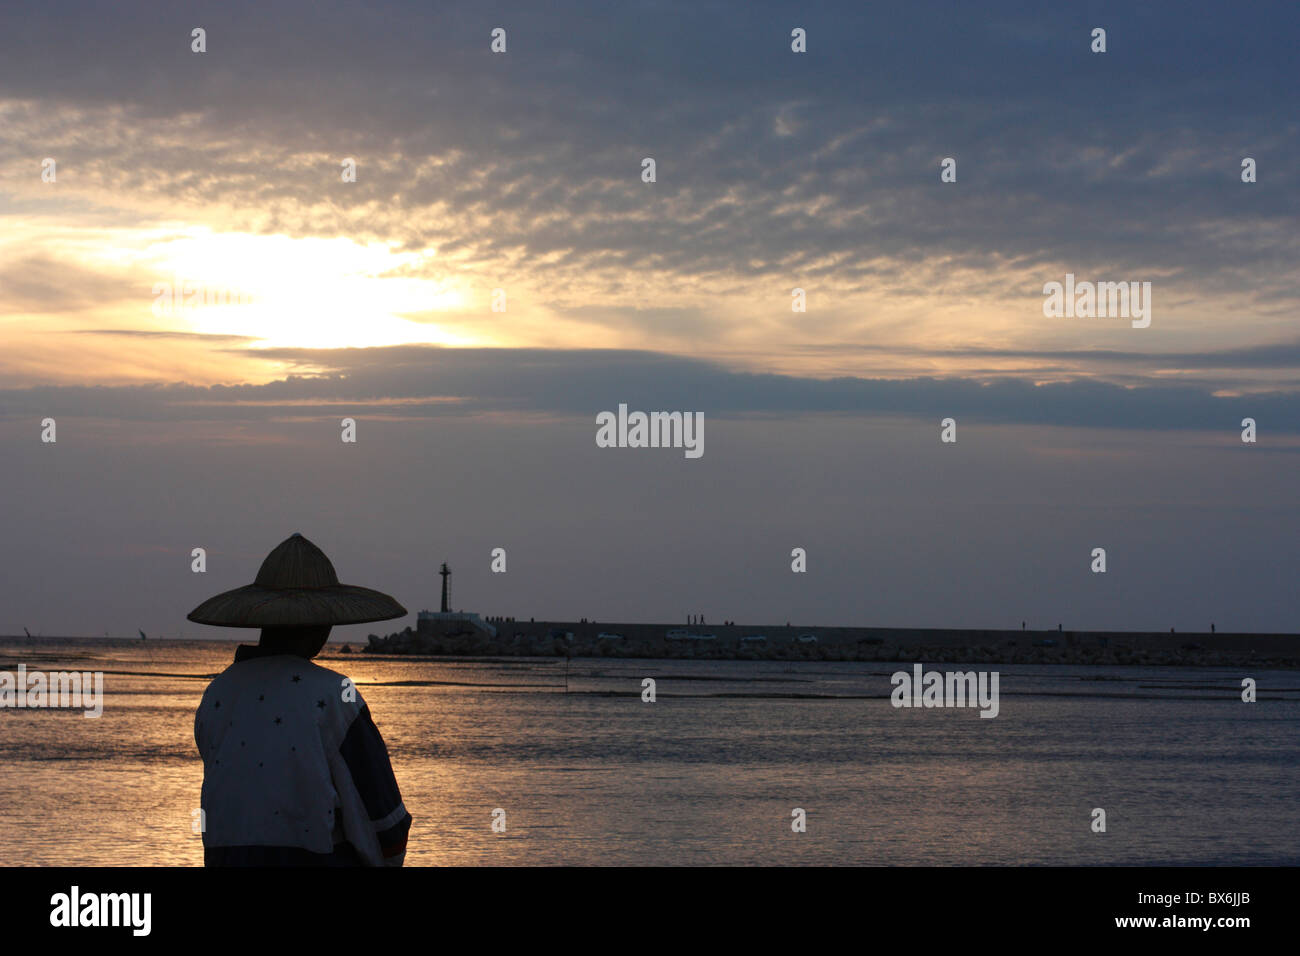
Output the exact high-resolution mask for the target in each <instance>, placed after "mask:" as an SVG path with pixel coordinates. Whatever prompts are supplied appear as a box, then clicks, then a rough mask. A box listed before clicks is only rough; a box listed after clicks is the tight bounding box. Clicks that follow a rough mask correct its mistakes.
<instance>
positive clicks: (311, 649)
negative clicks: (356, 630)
mask: <svg viewBox="0 0 1300 956" xmlns="http://www.w3.org/2000/svg"><path fill="white" fill-rule="evenodd" d="M331 626H332V625H329V624H320V625H317V626H313V627H264V628H262V636H261V639H260V640H259V641H258V644H260V645H261V646H262V647H264V648H266V649H267V650H269V651H274V652H275V653H277V654H296V655H298V656H299V657H305V658H307V659H308V660H310V659H311V658H313V657H315V656H316V655H317V654H319V653H320V652H321V648H322V647H324V646H325V642H326V641H327V640H329V636H330V628H331Z"/></svg>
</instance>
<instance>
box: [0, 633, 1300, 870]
mask: <svg viewBox="0 0 1300 956" xmlns="http://www.w3.org/2000/svg"><path fill="white" fill-rule="evenodd" d="M233 650H234V645H233V644H226V643H217V642H201V641H190V642H155V641H150V642H148V643H147V644H145V643H141V642H126V641H107V640H104V641H89V640H83V641H51V640H47V641H39V642H27V641H22V640H19V641H12V640H9V641H0V671H9V672H14V671H16V669H17V666H18V664H19V663H20V662H22V663H24V664H26V666H27V667H28V669H29V670H31V669H46V670H68V669H77V670H92V671H95V670H98V671H103V672H104V681H105V706H104V713H103V716H102V717H100V718H98V719H86V718H84V717H83V716H82V715H81V712H80V711H53V710H8V709H6V710H0V862H3V863H5V864H9V865H13V864H65V865H100V864H140V865H155V864H181V865H197V864H200V863H201V862H202V847H201V844H200V842H199V837H197V836H196V835H194V834H193V833H192V832H191V813H192V811H193V809H194V808H195V807H197V806H198V800H199V788H200V785H201V783H202V775H203V771H202V764H201V762H200V760H199V757H198V753H197V751H196V749H195V746H194V739H193V716H194V708H195V707H196V706H197V704H198V701H199V697H200V695H201V694H202V692H203V688H204V687H205V686H206V683H207V680H208V679H210V677H211V676H212V675H213V674H215V673H217V672H218V671H220V670H221V669H223V668H224V667H225V666H226V665H227V664H228V663H229V662H230V660H231V658H232V655H233ZM318 663H321V664H322V665H323V666H326V667H330V668H332V669H334V670H337V671H340V672H341V673H344V674H347V675H348V676H351V677H352V678H354V680H355V681H356V683H357V684H358V686H359V687H360V688H361V692H362V694H363V695H364V696H365V698H366V700H367V701H368V702H369V704H370V707H371V710H372V711H373V713H374V715H375V720H376V723H377V724H378V725H379V728H380V730H381V731H382V732H383V734H384V737H385V739H386V740H387V742H388V746H389V750H390V752H391V754H392V758H393V765H394V768H395V770H396V772H397V777H398V782H399V783H400V785H401V787H402V793H403V796H404V797H405V800H406V805H407V808H408V809H409V810H410V811H411V814H412V816H413V817H414V821H415V822H414V825H413V827H412V830H411V843H410V850H409V852H408V854H407V864H408V865H431V864H455V865H462V864H478V863H497V864H611V863H632V864H637V863H645V864H749V863H766V864H882V863H887V864H1018V863H1051V864H1139V863H1141V864H1146V863H1152V864H1181V863H1196V864H1202V863H1211V864H1227V863H1232V864H1250V863H1287V864H1296V863H1300V826H1297V820H1296V810H1297V806H1300V770H1298V769H1297V768H1298V767H1300V733H1298V731H1300V693H1297V691H1296V689H1297V688H1300V674H1297V673H1296V672H1290V671H1271V672H1270V671H1259V672H1250V673H1248V674H1247V673H1246V672H1236V671H1233V672H1228V671H1209V670H1190V669H1164V668H1122V667H1118V668H1098V667H1065V666H1060V667H1033V666H1005V665H1004V666H1002V667H1000V668H998V670H999V671H1000V675H1001V677H1000V689H1001V712H1000V714H999V716H998V717H997V718H996V719H992V720H987V719H981V718H980V717H979V716H978V712H977V711H976V710H942V709H931V710H903V709H895V708H893V707H892V706H891V705H890V702H889V699H888V696H889V692H890V690H891V685H890V681H889V675H890V673H891V672H892V671H893V670H894V669H895V668H896V667H906V665H887V664H877V663H871V664H867V663H825V662H823V663H814V662H800V663H787V662H704V661H626V660H611V659H592V660H575V661H573V662H572V663H570V664H569V667H568V671H569V673H568V693H566V692H565V663H564V661H562V660H556V659H536V660H492V661H452V660H432V661H431V660H410V659H400V658H398V659H393V658H381V659H372V658H369V657H367V656H366V655H363V654H353V655H341V654H337V653H335V651H334V649H333V648H332V647H331V649H330V650H328V651H327V652H326V654H325V655H323V657H322V658H320V659H318ZM971 666H973V665H971ZM936 667H937V669H945V665H936ZM964 667H965V665H960V666H959V665H946V669H953V670H956V669H964ZM908 669H910V668H908ZM1243 676H1251V677H1254V678H1255V679H1256V680H1257V681H1258V682H1259V686H1260V700H1259V702H1258V703H1256V704H1253V705H1250V704H1244V703H1242V702H1241V699H1240V681H1241V678H1242V677H1243ZM646 677H653V678H655V680H656V682H657V693H658V700H657V701H656V702H655V703H644V702H642V700H641V682H642V680H643V679H644V678H646ZM498 807H500V808H502V809H504V810H505V811H506V823H507V830H506V832H505V833H504V834H495V833H493V832H492V830H491V827H490V824H491V814H492V811H493V809H494V808H498ZM796 807H798V808H802V809H804V810H805V811H806V813H807V832H805V833H794V832H792V831H791V827H790V820H791V810H792V809H793V808H796ZM1094 807H1102V808H1104V809H1105V810H1106V813H1107V832H1106V833H1104V834H1097V833H1093V832H1091V830H1090V827H1089V824H1090V821H1091V811H1092V809H1093V808H1094Z"/></svg>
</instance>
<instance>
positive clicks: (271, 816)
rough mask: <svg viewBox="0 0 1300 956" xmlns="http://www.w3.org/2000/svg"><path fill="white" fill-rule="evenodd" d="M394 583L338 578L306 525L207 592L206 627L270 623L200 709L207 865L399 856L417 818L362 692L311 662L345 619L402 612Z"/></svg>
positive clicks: (199, 618) (200, 611) (376, 862)
mask: <svg viewBox="0 0 1300 956" xmlns="http://www.w3.org/2000/svg"><path fill="white" fill-rule="evenodd" d="M405 614H406V608H404V607H402V606H401V605H400V604H398V603H397V602H396V601H395V600H393V599H392V598H391V597H389V596H388V595H386V594H381V593H380V592H378V591H372V590H370V589H369V588H361V587H355V586H351V585H345V584H339V579H338V576H337V575H336V574H335V573H334V566H333V565H332V564H331V563H330V560H329V558H327V557H326V556H325V554H324V552H322V551H321V550H320V548H318V547H316V545H314V544H312V543H311V542H310V541H308V540H307V539H306V538H304V537H303V536H302V535H300V534H294V535H293V536H292V537H290V538H287V539H285V540H284V541H283V542H281V543H280V544H279V545H278V546H277V547H276V549H275V550H274V551H272V552H271V553H270V554H269V555H267V558H266V560H265V561H263V562H262V567H261V569H260V570H259V571H258V572H257V580H256V581H255V582H254V583H253V584H250V585H248V586H246V587H242V588H236V589H235V590H233V591H226V592H225V593H223V594H218V595H217V596H216V597H214V598H210V599H208V600H207V601H204V602H203V603H202V604H200V605H199V606H198V607H197V608H195V609H194V610H193V611H191V612H190V614H189V619H190V620H191V621H194V622H195V623H198V624H212V625H216V626H218V627H260V628H261V629H262V633H261V639H260V640H259V642H258V643H257V644H256V645H252V644H241V645H240V646H239V648H238V649H237V650H236V652H235V661H234V663H233V664H231V665H230V666H229V667H227V668H226V669H225V670H224V671H223V672H222V673H221V674H219V675H217V677H216V678H215V679H214V680H213V681H212V683H211V684H209V685H208V688H207V690H206V691H204V693H203V700H202V702H201V703H200V704H199V709H198V711H197V713H195V715H194V740H195V743H197V744H198V747H199V753H200V754H202V756H203V797H202V807H203V820H204V830H203V862H204V864H205V865H207V866H303V865H306V866H401V865H402V862H403V860H404V859H405V856H406V838H407V834H408V832H409V831H410V828H411V815H410V814H409V813H407V812H406V807H405V806H404V805H403V803H402V794H401V792H400V791H399V790H398V787H397V780H396V778H395V777H394V776H393V768H392V765H391V763H390V762H389V759H388V749H387V748H386V747H385V746H384V741H383V738H382V737H381V736H380V734H379V730H378V729H377V728H376V727H375V724H374V721H373V720H372V719H371V717H370V709H369V708H368V707H367V706H366V703H365V701H364V700H362V699H361V695H360V693H358V692H357V689H356V688H355V687H354V686H353V685H352V682H351V681H349V680H348V679H347V678H345V677H344V676H343V675H341V674H337V673H335V672H334V671H331V670H326V669H325V668H323V667H319V666H317V665H316V664H313V663H312V662H311V659H312V658H313V657H315V656H316V655H317V654H319V653H320V651H321V648H322V647H324V646H325V641H326V640H327V639H328V638H329V634H330V628H332V627H333V626H334V625H335V624H362V623H366V622H368V621H385V620H388V619H390V618H395V617H402V616H404V615H405Z"/></svg>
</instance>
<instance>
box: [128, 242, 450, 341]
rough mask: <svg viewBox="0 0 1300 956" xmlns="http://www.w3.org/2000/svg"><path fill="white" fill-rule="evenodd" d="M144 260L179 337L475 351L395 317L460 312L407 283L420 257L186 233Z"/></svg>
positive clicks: (354, 246) (384, 247)
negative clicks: (153, 268)
mask: <svg viewBox="0 0 1300 956" xmlns="http://www.w3.org/2000/svg"><path fill="white" fill-rule="evenodd" d="M146 254H147V256H148V258H150V259H151V260H152V261H154V262H155V263H156V265H157V268H158V269H159V270H160V272H161V275H160V278H159V280H158V284H156V285H155V287H154V295H155V310H154V314H155V316H157V317H159V318H163V319H170V320H172V321H173V322H179V323H182V324H183V327H184V330H185V331H191V332H200V333H205V334H220V335H247V336H252V337H255V338H257V339H259V340H260V342H259V343H258V344H259V346H260V347H266V348H272V347H288V348H341V347H349V346H350V347H366V346H381V345H405V344H410V343H433V344H440V345H473V344H475V343H474V342H473V341H470V340H468V339H466V338H464V337H462V336H458V335H455V334H452V333H449V332H447V331H445V330H444V329H441V328H440V327H439V326H438V325H437V323H429V322H414V321H411V320H410V319H406V318H402V317H401V315H402V314H403V313H421V314H428V313H430V312H438V311H442V310H449V309H456V308H459V307H461V306H463V305H464V304H465V299H466V297H465V295H464V294H463V293H462V292H460V291H459V290H457V289H455V288H453V287H451V286H450V284H449V283H446V282H439V281H436V280H433V279H429V278H422V277H419V276H417V275H414V274H413V273H415V272H416V271H418V267H420V266H421V265H422V264H423V263H424V262H425V260H426V259H427V256H426V255H425V254H424V253H419V252H407V253H397V252H394V251H393V249H392V248H391V247H390V246H389V245H388V244H386V243H369V244H366V245H362V244H359V243H356V242H353V241H352V240H350V239H345V238H333V239H317V238H304V239H293V238H290V237H288V236H283V235H275V236H257V235H250V234H246V233H214V232H212V231H210V230H207V229H186V230H182V231H181V232H180V233H172V234H171V235H170V236H168V237H166V238H161V239H160V240H159V241H158V242H156V243H154V244H152V245H151V246H150V247H149V248H148V249H147V251H146ZM169 295H170V299H169V298H168V296H169Z"/></svg>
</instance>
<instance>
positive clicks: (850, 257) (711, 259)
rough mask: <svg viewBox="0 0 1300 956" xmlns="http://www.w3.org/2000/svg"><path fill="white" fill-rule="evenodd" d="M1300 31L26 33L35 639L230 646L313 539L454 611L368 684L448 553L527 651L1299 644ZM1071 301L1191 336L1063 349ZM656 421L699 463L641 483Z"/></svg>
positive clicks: (13, 420) (10, 246) (783, 15)
mask: <svg viewBox="0 0 1300 956" xmlns="http://www.w3.org/2000/svg"><path fill="white" fill-rule="evenodd" d="M196 28H200V29H202V30H203V31H204V33H203V46H204V49H203V51H202V52H196V51H195V50H194V48H193V47H194V45H195V43H196V41H195V38H194V34H193V31H194V30H195V29H196ZM497 28H500V29H502V30H504V31H505V34H504V36H505V51H504V52H493V50H492V48H491V47H492V43H493V31H494V30H495V29H497ZM796 28H797V29H800V30H802V31H804V36H805V39H806V44H805V45H806V50H805V52H795V51H794V50H792V43H793V40H792V31H793V30H795V29H796ZM1097 28H1101V29H1104V30H1105V43H1106V49H1105V52H1093V50H1092V47H1093V46H1094V45H1095V40H1094V34H1093V31H1094V30H1095V29H1097ZM1298 32H1300V7H1296V5H1295V4H1294V3H1258V4H1252V5H1251V6H1250V8H1249V11H1248V12H1247V11H1245V10H1243V9H1242V8H1240V7H1236V6H1233V5H1229V4H1220V3H1201V2H1169V3H1090V2H1082V3H1069V4H1064V3H1063V4H1040V3H1026V2H989V3H981V4H970V3H966V2H961V0H955V2H927V0H920V2H907V3H881V4H859V3H847V2H846V3H824V4H817V5H814V6H811V7H809V6H803V5H796V4H782V3H761V2H759V3H745V4H738V3H730V4H721V3H699V2H692V3H681V4H675V3H634V2H628V3H619V4H612V5H590V4H564V3H548V4H496V3H483V2H480V3H446V4H427V3H367V4H366V5H364V7H361V6H358V5H353V4H344V3H330V2H316V3H310V4H308V3H277V4H261V3H238V2H235V3H231V2H222V3H220V4H204V3H195V4H184V5H167V6H165V7H159V6H156V5H153V4H136V3H120V2H115V3H89V2H84V3H69V4H59V5H35V6H32V5H28V6H25V7H18V6H15V5H8V6H6V7H4V8H3V9H2V10H0V469H2V470H3V474H4V475H5V486H4V495H3V498H0V501H2V502H3V503H2V504H0V541H3V542H4V547H3V550H2V551H0V633H21V632H22V628H24V627H27V628H30V629H31V631H32V633H33V634H36V633H43V634H70V635H95V634H103V633H110V634H132V633H134V632H135V630H136V628H144V629H145V630H146V631H148V632H150V633H154V634H165V635H168V636H176V635H179V634H184V636H186V637H200V636H213V637H231V636H240V635H239V634H238V633H228V632H225V631H221V630H219V629H215V628H204V627H199V626H197V625H192V624H189V623H188V622H186V621H185V614H186V613H187V612H188V611H189V610H190V609H192V608H193V607H194V606H195V605H196V604H198V603H199V602H200V601H201V600H202V599H204V598H205V597H207V596H209V595H211V594H214V593H216V592H218V591H221V590H225V589H227V588H230V587H236V586H238V585H241V584H244V583H248V582H249V581H251V580H252V578H253V576H254V574H255V573H256V570H257V566H258V564H259V563H260V561H261V559H262V557H263V556H265V554H266V553H267V552H268V551H269V550H270V549H271V548H272V547H274V545H275V544H277V543H278V542H279V541H280V540H282V539H283V538H285V537H287V536H288V535H289V534H290V533H292V532H294V531H299V532H301V533H303V534H304V535H306V536H307V537H308V538H311V539H312V540H313V541H315V542H316V543H317V544H319V545H320V546H321V547H322V548H324V549H325V551H326V552H327V553H328V554H329V555H330V556H331V558H332V559H333V560H334V563H335V566H336V567H337V569H338V571H339V574H340V577H341V578H342V579H343V580H344V581H345V582H346V583H353V584H361V585H365V586H369V587H375V588H379V589H380V590H384V591H386V592H388V593H391V594H393V595H394V596H395V597H397V599H398V600H399V601H401V602H402V603H403V604H404V605H405V606H406V607H407V608H408V609H409V610H410V611H411V612H412V614H411V616H410V617H409V618H407V619H405V620H399V621H395V622H390V623H387V624H375V625H360V626H356V627H351V628H341V629H339V630H338V632H337V633H336V637H342V638H353V639H355V638H356V637H358V636H362V637H363V636H364V634H365V633H367V632H372V631H374V632H380V631H386V630H392V629H396V628H400V627H402V626H405V625H407V624H412V625H413V624H414V612H415V611H417V610H419V609H421V608H425V607H434V608H436V604H437V600H438V586H439V581H438V578H437V576H436V570H437V566H438V564H439V563H440V562H442V561H447V562H448V563H450V564H451V565H452V568H453V579H452V582H453V585H452V586H453V605H454V606H456V607H460V608H464V609H466V610H475V611H478V612H480V613H483V614H493V615H514V616H516V617H522V618H528V617H534V616H535V617H537V618H538V619H542V618H552V619H576V618H578V617H587V618H595V619H597V620H608V621H615V620H623V621H662V622H677V621H682V620H684V619H685V616H686V615H687V614H704V615H705V618H706V620H708V621H721V620H724V619H733V620H738V621H742V622H753V623H755V624H762V623H769V624H779V623H784V622H786V621H791V622H793V623H796V624H808V625H810V626H811V625H833V624H844V625H863V626H871V625H879V626H943V627H974V628H994V627H1018V626H1019V625H1020V622H1021V621H1026V622H1027V623H1028V625H1029V626H1030V627H1043V628H1055V627H1056V626H1057V624H1058V623H1061V624H1063V626H1064V627H1065V628H1066V629H1070V628H1076V629H1085V628H1107V629H1120V630H1166V629H1167V628H1169V627H1176V628H1177V629H1178V630H1203V629H1207V628H1208V626H1209V623H1210V622H1211V621H1214V622H1216V624H1217V626H1218V629H1219V630H1220V631H1225V630H1228V631H1230V630H1242V631H1295V630H1296V629H1297V615H1296V601H1295V596H1294V592H1295V583H1294V582H1295V580H1296V576H1297V569H1298V565H1300V561H1298V554H1297V533H1296V532H1297V530H1300V528H1298V525H1300V522H1298V521H1297V518H1298V517H1300V512H1298V510H1297V504H1296V492H1295V488H1296V483H1295V475H1296V466H1297V464H1298V463H1300V459H1298V458H1297V453H1298V452H1300V389H1298V388H1297V385H1298V380H1297V375H1296V373H1297V370H1298V369H1300V325H1298V324H1297V319H1298V318H1300V313H1298V312H1297V302H1298V300H1300V281H1298V272H1297V263H1298V262H1300V239H1298V236H1300V231H1298V230H1297V220H1298V216H1297V212H1298V211H1300V186H1298V185H1297V182H1296V177H1295V175H1294V165H1295V162H1294V160H1295V156H1296V155H1300V109H1297V107H1298V106H1300V93H1298V92H1297V83H1296V71H1295V60H1294V49H1295V47H1296V44H1297V33H1298ZM646 158H652V159H653V160H654V181H653V182H647V181H645V176H644V175H643V172H644V160H645V159H646ZM1247 158H1249V159H1251V160H1253V161H1254V162H1253V168H1254V173H1255V177H1254V178H1255V181H1253V182H1243V161H1244V160H1246V159H1247ZM949 159H951V160H953V161H955V164H947V165H949V166H951V167H952V168H953V169H954V170H955V181H944V177H943V175H942V174H943V171H944V167H945V160H949ZM350 164H351V166H354V168H355V177H351V176H350V175H349V169H350ZM949 178H952V177H951V176H949ZM1067 275H1070V276H1073V277H1074V280H1077V281H1078V282H1126V283H1128V282H1134V283H1138V284H1139V285H1138V288H1142V289H1149V290H1150V291H1149V294H1147V297H1146V299H1145V301H1146V304H1147V306H1148V307H1149V314H1148V317H1149V320H1150V321H1149V324H1148V325H1146V326H1145V327H1141V323H1139V322H1138V321H1137V320H1136V319H1133V320H1131V319H1130V317H1129V316H1126V315H1118V316H1117V315H1111V314H1102V315H1077V314H1069V315H1064V316H1061V315H1050V314H1047V313H1046V312H1045V310H1044V301H1045V298H1046V296H1045V294H1044V287H1045V285H1046V284H1048V283H1051V282H1062V283H1064V282H1065V281H1066V276H1067ZM1074 280H1072V281H1074ZM1145 283H1149V286H1145V285H1143V284H1145ZM796 289H800V290H802V291H803V298H804V304H805V307H806V308H805V309H804V310H803V311H796V310H795V309H794V308H793V307H792V305H793V304H794V303H795V293H794V290H796ZM173 290H175V292H176V294H175V295H172V294H171V293H172V291H173ZM1103 299H1104V297H1103ZM494 306H495V308H494ZM621 404H624V405H627V406H628V408H629V409H631V410H642V411H646V412H650V411H656V410H659V411H682V412H688V413H689V412H697V413H700V414H702V416H703V420H704V445H703V447H704V453H703V454H702V455H701V456H700V457H699V458H689V457H687V456H686V455H684V454H683V453H682V451H681V449H677V448H632V447H621V448H601V447H598V446H597V442H596V434H597V428H596V419H597V416H598V415H599V414H600V413H601V412H603V411H614V410H617V409H618V407H619V406H620V405H621ZM47 418H53V419H54V420H55V422H56V438H57V440H56V441H54V442H49V441H43V440H42V435H43V432H44V431H45V428H44V426H43V424H42V422H43V421H44V420H45V419H47ZM345 418H350V419H352V420H354V421H355V422H356V441H355V442H344V441H342V440H341V438H340V436H341V432H342V425H341V423H342V420H343V419H345ZM946 418H952V419H953V420H954V421H955V423H956V432H955V434H956V441H955V442H944V441H941V422H942V421H943V420H944V419H946ZM1244 418H1252V419H1254V420H1255V422H1256V425H1257V440H1256V441H1255V442H1253V443H1246V442H1243V441H1242V438H1241V434H1242V420H1243V419H1244ZM196 547H202V548H204V549H205V550H206V553H207V569H206V571H205V572H204V573H194V572H193V571H192V570H191V554H192V550H193V549H194V548H196ZM494 548H504V549H505V551H506V555H507V570H506V572H505V573H493V572H492V571H491V570H490V561H491V552H492V550H493V549H494ZM794 548H803V549H805V551H806V553H807V571H806V572H804V573H795V572H793V571H792V569H791V564H792V557H791V552H792V549H794ZM1095 548H1104V549H1105V551H1106V558H1107V568H1106V571H1105V573H1095V572H1094V571H1093V570H1092V565H1093V562H1094V558H1093V550H1094V549H1095Z"/></svg>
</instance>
